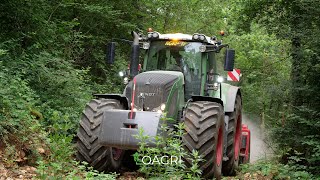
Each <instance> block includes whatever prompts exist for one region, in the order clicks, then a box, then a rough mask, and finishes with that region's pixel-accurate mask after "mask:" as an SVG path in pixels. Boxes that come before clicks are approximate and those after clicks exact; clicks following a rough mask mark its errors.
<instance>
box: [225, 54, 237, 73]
mask: <svg viewBox="0 0 320 180" xmlns="http://www.w3.org/2000/svg"><path fill="white" fill-rule="evenodd" d="M235 54H236V52H235V50H234V49H227V50H226V54H225V60H224V70H225V71H233V66H234V57H235Z"/></svg>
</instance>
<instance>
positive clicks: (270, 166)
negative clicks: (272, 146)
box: [238, 161, 315, 180]
mask: <svg viewBox="0 0 320 180" xmlns="http://www.w3.org/2000/svg"><path fill="white" fill-rule="evenodd" d="M238 177H239V178H245V177H246V178H250V179H256V178H261V179H264V178H267V179H275V180H277V179H279V180H280V179H283V180H284V179H305V180H307V179H315V177H314V176H313V175H312V174H310V173H308V172H307V171H305V170H301V169H300V168H297V167H296V166H294V165H292V164H291V165H284V164H280V163H276V162H271V161H258V162H256V163H254V164H244V165H241V174H240V175H238Z"/></svg>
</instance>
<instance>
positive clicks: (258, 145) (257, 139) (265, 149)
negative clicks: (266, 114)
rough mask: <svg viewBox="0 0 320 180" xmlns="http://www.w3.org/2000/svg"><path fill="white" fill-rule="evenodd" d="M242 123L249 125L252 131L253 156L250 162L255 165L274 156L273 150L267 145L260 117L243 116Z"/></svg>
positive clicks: (251, 155)
mask: <svg viewBox="0 0 320 180" xmlns="http://www.w3.org/2000/svg"><path fill="white" fill-rule="evenodd" d="M242 123H243V124H247V125H248V127H249V129H250V131H251V147H250V148H251V154H250V162H251V163H254V162H255V161H257V160H259V159H264V158H268V157H270V155H272V150H271V148H270V147H269V146H268V144H269V143H266V140H265V132H264V130H262V128H261V121H260V119H259V118H258V117H254V116H249V115H246V114H243V115H242Z"/></svg>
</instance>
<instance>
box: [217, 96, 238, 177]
mask: <svg viewBox="0 0 320 180" xmlns="http://www.w3.org/2000/svg"><path fill="white" fill-rule="evenodd" d="M241 106H242V104H241V97H240V95H237V97H236V101H235V106H234V111H233V112H232V113H229V114H227V115H228V116H229V122H228V136H227V153H226V154H227V156H228V160H227V161H225V162H224V163H223V167H222V172H223V174H224V175H231V176H232V175H235V174H236V170H237V169H238V167H239V154H240V147H241V135H242V132H241V131H242V130H241V129H242V116H241Z"/></svg>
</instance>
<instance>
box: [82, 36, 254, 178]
mask: <svg viewBox="0 0 320 180" xmlns="http://www.w3.org/2000/svg"><path fill="white" fill-rule="evenodd" d="M132 35H133V38H134V40H133V42H132V56H131V62H130V68H129V70H128V71H126V72H127V73H123V72H121V73H120V74H121V75H122V76H124V81H125V83H126V87H125V89H124V92H123V94H95V99H93V100H91V101H90V102H89V103H88V104H87V105H86V108H85V110H84V112H83V116H82V118H81V121H80V128H79V131H78V133H77V139H78V140H77V158H78V160H80V161H86V162H88V163H89V165H91V166H93V167H94V168H95V169H97V170H100V171H117V170H118V169H119V168H120V167H121V165H122V162H123V161H125V159H126V158H125V156H124V154H125V152H126V151H132V150H136V149H138V147H139V145H138V143H139V141H138V140H137V139H136V138H135V137H134V135H136V134H138V132H139V130H138V129H139V128H143V129H144V133H145V134H146V135H149V136H150V137H154V136H156V135H159V134H160V133H161V132H160V130H159V129H160V126H161V123H162V121H161V120H160V119H161V117H162V115H163V114H164V113H166V117H168V118H169V119H173V120H171V121H168V125H169V127H173V125H174V124H177V123H179V122H184V124H185V135H184V136H183V137H182V141H183V144H184V148H185V149H186V150H187V152H192V150H197V151H198V152H199V154H200V155H201V157H202V158H203V159H204V160H205V161H203V162H200V164H199V166H200V169H201V170H202V175H203V177H204V178H211V177H215V178H217V179H219V178H220V177H221V174H224V175H233V174H235V170H236V169H237V167H238V165H239V163H241V162H248V158H249V153H250V151H249V150H250V147H248V144H249V145H250V143H248V141H250V136H249V138H243V139H242V117H241V109H242V108H241V107H242V98H241V92H240V88H239V87H236V86H232V85H229V84H226V83H224V82H223V81H224V78H223V77H222V76H221V75H219V73H218V72H219V69H222V71H232V70H233V66H234V65H233V64H234V57H235V51H234V50H232V49H229V48H228V45H227V44H222V41H219V40H217V38H216V37H214V36H213V37H208V36H205V35H203V34H198V33H195V34H193V35H188V34H180V33H177V34H160V33H158V32H155V31H150V32H148V35H147V36H143V35H141V34H138V33H136V32H132ZM223 48H225V49H223ZM140 49H144V50H145V57H144V60H143V65H142V67H141V65H140V64H139V53H140ZM222 50H224V51H222ZM220 52H224V56H223V57H224V62H223V61H222V63H221V65H219V62H218V60H217V58H216V57H217V55H219V53H220ZM114 55H115V43H113V42H112V43H109V44H108V53H107V59H108V62H109V63H113V61H114ZM221 73H223V72H221ZM247 131H248V129H247ZM246 134H248V133H247V132H246ZM244 140H245V141H246V142H242V141H244ZM185 163H186V165H187V166H190V165H191V162H189V161H188V160H186V161H185Z"/></svg>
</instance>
